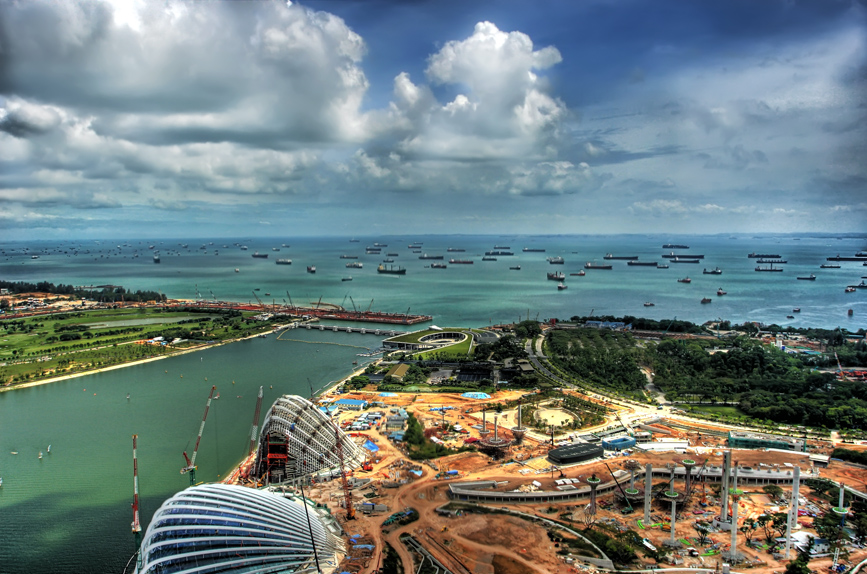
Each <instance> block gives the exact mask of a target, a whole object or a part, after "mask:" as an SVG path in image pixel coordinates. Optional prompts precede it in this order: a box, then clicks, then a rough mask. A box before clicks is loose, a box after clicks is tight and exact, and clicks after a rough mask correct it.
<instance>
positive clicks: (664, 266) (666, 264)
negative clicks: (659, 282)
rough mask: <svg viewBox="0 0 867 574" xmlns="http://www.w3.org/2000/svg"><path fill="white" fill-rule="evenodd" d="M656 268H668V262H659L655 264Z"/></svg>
mask: <svg viewBox="0 0 867 574" xmlns="http://www.w3.org/2000/svg"><path fill="white" fill-rule="evenodd" d="M656 268H657V269H668V263H660V264H659V265H657V266H656Z"/></svg>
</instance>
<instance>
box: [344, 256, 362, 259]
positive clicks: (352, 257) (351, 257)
mask: <svg viewBox="0 0 867 574" xmlns="http://www.w3.org/2000/svg"><path fill="white" fill-rule="evenodd" d="M340 258H341V259H358V255H341V256H340Z"/></svg>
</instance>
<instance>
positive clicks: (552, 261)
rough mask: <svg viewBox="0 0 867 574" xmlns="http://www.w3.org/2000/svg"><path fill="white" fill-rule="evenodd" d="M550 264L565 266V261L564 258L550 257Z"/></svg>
mask: <svg viewBox="0 0 867 574" xmlns="http://www.w3.org/2000/svg"><path fill="white" fill-rule="evenodd" d="M548 263H550V264H551V265H563V263H564V261H563V258H562V257H560V256H557V257H549V258H548Z"/></svg>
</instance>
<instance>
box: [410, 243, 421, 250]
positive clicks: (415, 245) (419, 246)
mask: <svg viewBox="0 0 867 574" xmlns="http://www.w3.org/2000/svg"><path fill="white" fill-rule="evenodd" d="M421 245H422V244H421V243H410V244H409V245H407V246H406V247H407V248H408V249H421Z"/></svg>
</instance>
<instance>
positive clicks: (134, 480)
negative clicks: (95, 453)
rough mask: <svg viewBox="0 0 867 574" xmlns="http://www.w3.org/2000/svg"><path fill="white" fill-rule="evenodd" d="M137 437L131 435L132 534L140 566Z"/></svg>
mask: <svg viewBox="0 0 867 574" xmlns="http://www.w3.org/2000/svg"><path fill="white" fill-rule="evenodd" d="M137 442H138V435H137V434H134V435H132V485H133V486H132V488H133V490H132V492H133V497H132V533H133V535H134V536H135V552H136V554H137V555H138V565H139V566H141V520H139V512H138V455H137V453H136V448H137Z"/></svg>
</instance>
